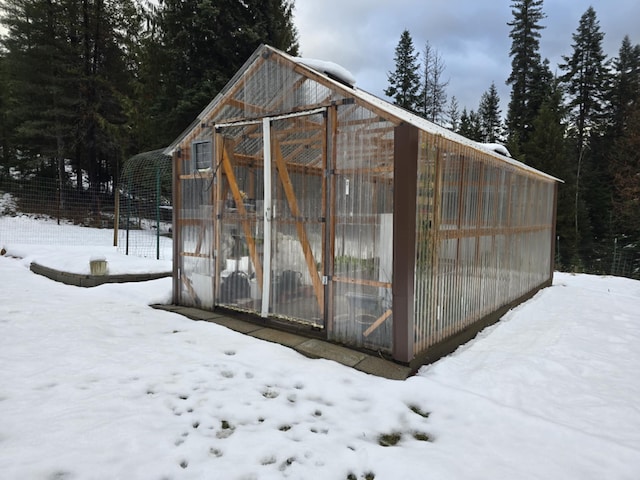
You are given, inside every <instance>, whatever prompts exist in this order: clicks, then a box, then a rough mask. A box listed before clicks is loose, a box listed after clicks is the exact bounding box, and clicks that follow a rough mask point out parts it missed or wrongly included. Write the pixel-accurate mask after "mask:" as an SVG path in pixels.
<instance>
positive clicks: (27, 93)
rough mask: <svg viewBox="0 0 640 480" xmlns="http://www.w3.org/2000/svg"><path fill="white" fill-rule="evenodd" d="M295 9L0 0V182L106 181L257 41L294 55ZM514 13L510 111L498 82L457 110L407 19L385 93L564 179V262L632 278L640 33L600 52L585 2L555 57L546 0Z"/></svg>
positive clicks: (248, 1)
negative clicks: (550, 52)
mask: <svg viewBox="0 0 640 480" xmlns="http://www.w3.org/2000/svg"><path fill="white" fill-rule="evenodd" d="M292 11H293V0H192V1H183V0H159V1H157V2H155V1H154V2H149V1H148V0H2V2H1V3H0V21H1V23H2V25H3V27H4V28H5V29H6V33H5V34H4V36H3V37H2V38H0V183H1V182H2V179H3V177H4V178H8V176H9V174H10V172H11V171H20V172H22V174H24V175H27V174H29V175H34V174H35V175H38V176H44V177H47V176H48V177H51V178H55V179H58V180H59V182H60V187H61V188H65V187H66V186H68V187H69V188H84V189H88V190H90V191H93V192H100V191H103V190H108V189H110V188H113V185H114V179H117V178H118V173H119V171H120V170H121V167H122V164H123V161H124V160H125V159H127V158H129V157H131V156H132V155H134V154H136V153H139V152H143V151H148V150H153V149H157V148H162V147H165V146H166V145H167V144H168V143H170V142H171V141H172V140H173V139H174V138H176V137H177V136H178V135H179V134H180V132H181V131H182V130H183V129H185V128H186V127H187V126H188V125H189V124H190V123H191V122H192V121H193V119H194V118H196V116H197V114H198V113H199V112H200V111H201V109H202V108H203V107H204V106H205V105H206V104H207V103H208V102H210V101H211V99H213V98H214V97H215V95H216V94H217V93H218V92H219V91H220V89H221V88H222V87H223V86H224V85H225V84H226V83H227V82H228V80H229V79H230V78H231V77H232V76H233V75H234V74H235V72H236V71H237V70H238V69H239V68H240V67H241V66H242V64H243V63H244V62H245V61H246V59H247V58H248V57H249V56H250V55H251V53H252V52H253V51H254V50H255V49H256V47H257V46H258V45H260V44H261V43H267V44H270V45H272V46H274V47H276V48H279V49H281V50H284V51H286V52H288V53H291V54H294V55H295V54H297V53H298V38H297V37H298V35H297V30H296V27H295V25H294V21H293V14H292ZM511 12H512V20H511V21H510V22H509V27H510V33H509V36H510V39H511V42H512V43H511V49H510V51H509V52H508V55H509V57H510V59H511V66H512V68H511V74H510V75H509V77H508V78H507V79H504V80H505V81H506V82H507V84H508V85H510V87H511V95H510V99H509V104H508V111H507V112H505V115H502V112H501V111H500V107H499V105H500V99H499V98H498V94H497V89H496V87H495V84H492V85H490V86H489V88H488V89H487V91H486V92H485V93H484V94H483V95H482V97H481V98H480V99H479V104H478V108H477V109H476V110H473V109H471V110H468V109H467V108H466V107H465V108H463V109H462V111H459V107H458V103H457V100H456V98H455V96H452V97H451V98H447V93H446V87H447V82H445V81H444V80H443V79H444V73H443V72H444V69H445V61H444V59H443V58H442V57H441V56H440V54H439V53H438V51H437V50H436V48H435V47H434V46H433V45H430V44H429V43H427V44H426V45H425V46H424V50H422V51H421V52H420V53H418V52H416V50H415V47H414V44H413V40H412V38H411V34H410V32H409V31H404V32H403V33H402V35H401V37H400V41H399V43H398V46H397V48H396V51H395V70H393V71H391V72H389V76H388V80H389V84H388V88H387V89H386V90H385V94H386V95H387V96H389V97H390V98H391V99H392V101H393V102H394V103H396V104H398V105H400V106H402V107H403V108H406V109H408V110H410V111H412V112H414V113H416V114H418V115H421V116H423V117H425V118H427V119H429V120H431V121H434V122H437V123H440V124H442V125H445V126H447V127H449V128H451V129H452V130H454V131H456V132H458V133H461V134H463V135H465V136H467V137H469V138H472V139H474V140H479V141H485V142H501V143H504V144H505V145H507V147H508V148H509V150H510V151H511V153H512V154H513V156H514V157H515V158H517V159H518V160H520V161H523V162H524V163H527V164H529V165H531V166H533V167H535V168H538V169H540V170H543V171H545V172H547V173H550V174H551V175H554V176H556V177H558V178H560V179H562V180H563V181H564V183H562V184H561V185H560V187H559V197H558V218H557V234H558V235H557V246H556V247H557V248H556V251H557V258H556V260H557V266H558V268H560V269H566V270H576V271H589V272H599V273H611V272H613V273H625V274H628V275H631V276H636V277H638V276H640V46H639V45H634V44H632V42H631V41H630V39H629V37H625V38H624V40H623V41H622V43H621V45H620V49H619V51H618V55H617V56H616V57H614V58H607V55H605V53H604V52H603V45H602V42H603V38H604V35H605V32H602V31H601V29H600V25H599V22H598V19H597V14H596V12H595V10H594V9H593V8H591V7H590V8H589V9H587V11H586V12H585V13H584V15H583V16H582V17H581V18H580V20H579V23H578V25H577V28H576V31H575V33H574V34H573V37H572V40H573V42H572V44H571V45H567V54H566V56H565V57H563V61H562V63H561V64H560V65H558V66H553V67H552V66H551V65H550V64H549V61H548V60H546V59H545V58H544V57H543V56H542V52H541V51H540V38H541V37H542V35H543V34H544V21H545V18H546V15H545V13H544V11H543V0H513V1H512V3H511ZM505 53H506V52H505ZM556 67H557V68H556ZM554 72H558V73H557V74H554ZM621 262H622V263H624V265H625V270H624V272H620V271H616V268H615V267H616V265H618V266H619V265H620V264H621Z"/></svg>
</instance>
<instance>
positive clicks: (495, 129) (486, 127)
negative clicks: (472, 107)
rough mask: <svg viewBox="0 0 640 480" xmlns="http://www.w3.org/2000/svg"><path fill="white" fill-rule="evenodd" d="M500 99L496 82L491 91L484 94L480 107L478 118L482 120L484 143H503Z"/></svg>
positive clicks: (490, 88)
mask: <svg viewBox="0 0 640 480" xmlns="http://www.w3.org/2000/svg"><path fill="white" fill-rule="evenodd" d="M500 113H501V111H500V97H499V96H498V89H497V88H496V84H495V83H494V82H492V83H491V86H490V87H489V90H487V91H486V92H484V93H483V94H482V97H481V98H480V106H479V107H478V117H479V120H480V131H481V133H482V141H483V142H490V143H495V142H499V141H502V120H501V119H500Z"/></svg>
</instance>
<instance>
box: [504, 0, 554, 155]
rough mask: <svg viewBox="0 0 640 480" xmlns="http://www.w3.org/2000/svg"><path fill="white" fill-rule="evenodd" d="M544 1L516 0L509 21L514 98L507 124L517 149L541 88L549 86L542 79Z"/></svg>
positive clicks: (525, 134) (528, 127) (509, 81)
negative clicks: (541, 56) (541, 39)
mask: <svg viewBox="0 0 640 480" xmlns="http://www.w3.org/2000/svg"><path fill="white" fill-rule="evenodd" d="M542 3H543V0H514V2H513V3H512V4H511V8H512V10H511V13H512V14H513V20H512V21H511V22H509V23H508V24H507V25H509V26H510V27H511V31H510V33H509V37H510V38H511V49H510V50H509V56H510V57H511V74H510V75H509V78H508V79H507V85H511V98H510V101H509V108H508V111H507V128H508V134H509V140H510V142H509V143H510V144H513V143H515V144H516V145H513V146H512V148H514V149H517V150H519V147H520V145H521V144H522V143H525V142H526V141H527V138H528V136H529V134H530V132H531V129H532V122H533V118H534V117H535V116H536V114H537V108H539V106H540V98H541V97H543V96H544V95H541V94H540V93H539V92H538V90H539V89H540V88H545V85H544V84H542V83H540V81H539V80H540V79H539V77H540V75H541V72H542V71H543V68H542V66H541V59H540V53H539V50H540V30H542V29H543V28H545V27H543V26H542V25H541V24H540V22H541V21H542V20H543V19H544V18H545V14H544V13H543V11H542ZM535 99H537V102H536V100H535ZM536 103H537V105H536Z"/></svg>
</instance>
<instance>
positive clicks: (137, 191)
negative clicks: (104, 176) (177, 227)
mask: <svg viewBox="0 0 640 480" xmlns="http://www.w3.org/2000/svg"><path fill="white" fill-rule="evenodd" d="M171 181H172V178H171V157H169V156H168V155H164V154H163V153H162V150H154V151H151V152H144V153H140V154H138V155H135V156H133V157H131V158H130V159H129V160H128V161H127V162H126V163H125V165H124V168H123V169H122V174H121V175H120V182H119V188H118V189H117V196H118V208H117V214H118V217H119V222H118V223H117V224H116V228H117V230H118V232H119V233H118V238H119V242H118V249H119V250H120V251H122V252H123V253H125V254H129V253H130V252H131V251H134V252H137V253H136V255H140V256H143V257H150V258H157V259H166V257H167V253H166V251H165V249H163V248H162V245H163V244H166V243H167V241H168V239H169V241H170V238H171V236H172V216H173V208H172V206H171Z"/></svg>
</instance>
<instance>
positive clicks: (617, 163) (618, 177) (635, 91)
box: [606, 36, 640, 278]
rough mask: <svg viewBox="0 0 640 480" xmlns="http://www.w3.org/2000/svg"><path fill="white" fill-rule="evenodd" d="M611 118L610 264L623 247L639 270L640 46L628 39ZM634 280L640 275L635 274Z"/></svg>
mask: <svg viewBox="0 0 640 480" xmlns="http://www.w3.org/2000/svg"><path fill="white" fill-rule="evenodd" d="M608 118H609V120H610V125H609V133H608V135H607V137H606V138H607V139H609V140H610V141H611V147H610V149H609V151H608V152H607V160H608V162H609V172H608V173H609V177H610V178H611V184H612V192H611V197H612V202H611V204H612V223H613V225H612V232H611V233H612V237H613V243H614V252H613V253H612V261H611V264H612V268H613V267H614V266H615V263H616V262H617V260H618V258H617V257H618V256H619V251H620V250H622V249H623V248H624V250H622V251H624V252H625V253H626V254H627V255H635V262H636V263H635V268H636V269H637V268H638V267H639V266H640V265H639V263H640V45H635V46H632V45H631V42H630V40H629V37H628V36H627V37H625V38H624V40H623V41H622V46H621V47H620V51H619V55H618V57H617V58H616V59H615V60H614V62H613V80H612V88H611V92H610V94H609V111H608ZM616 246H617V247H618V251H616ZM625 261H629V259H628V258H626V259H625ZM638 271H640V270H636V272H638ZM612 273H614V274H615V273H618V272H617V271H613V272H612ZM635 278H640V276H639V275H638V274H637V273H636V275H635Z"/></svg>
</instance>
